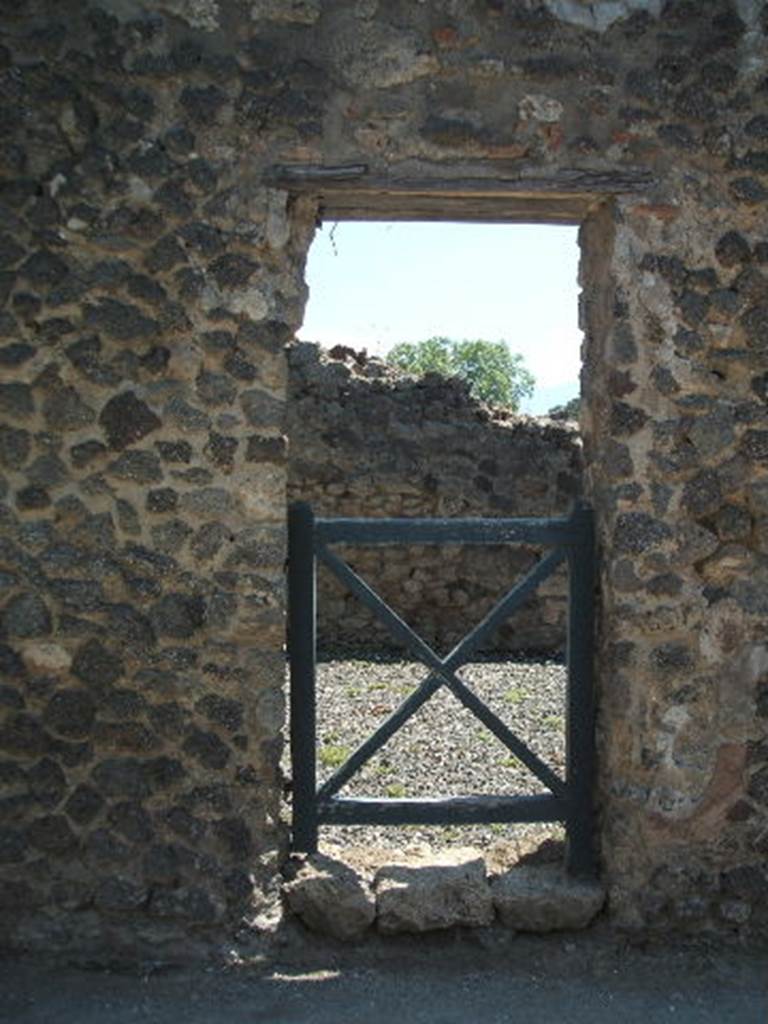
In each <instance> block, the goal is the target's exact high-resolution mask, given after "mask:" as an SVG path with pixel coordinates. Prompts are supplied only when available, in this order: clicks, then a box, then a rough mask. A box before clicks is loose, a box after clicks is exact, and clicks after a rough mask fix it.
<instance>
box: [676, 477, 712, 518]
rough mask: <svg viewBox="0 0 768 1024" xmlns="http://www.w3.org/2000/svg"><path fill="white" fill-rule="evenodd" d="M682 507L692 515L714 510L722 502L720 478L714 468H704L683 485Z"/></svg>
mask: <svg viewBox="0 0 768 1024" xmlns="http://www.w3.org/2000/svg"><path fill="white" fill-rule="evenodd" d="M682 504H683V507H684V508H685V509H686V510H687V511H688V512H690V514H691V515H693V516H703V515H708V514H711V513H713V512H716V511H717V509H718V508H719V507H720V505H721V504H722V489H721V487H720V479H719V477H718V475H717V473H716V472H714V470H711V469H704V470H702V471H701V472H700V473H698V474H697V475H696V476H695V477H694V478H693V479H692V480H689V481H688V482H687V483H686V484H685V486H684V487H683V498H682Z"/></svg>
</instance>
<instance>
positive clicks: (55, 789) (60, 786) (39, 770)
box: [27, 757, 67, 809]
mask: <svg viewBox="0 0 768 1024" xmlns="http://www.w3.org/2000/svg"><path fill="white" fill-rule="evenodd" d="M27 783H28V785H29V791H30V793H31V794H32V796H33V797H34V799H35V800H36V801H37V802H38V803H39V804H42V806H43V807H45V808H47V809H51V808H53V807H55V806H56V804H58V803H59V801H60V800H61V798H62V797H63V796H64V793H65V792H66V788H67V778H66V776H65V774H64V772H63V771H62V770H61V767H60V766H59V765H58V764H57V763H56V761H53V760H52V759H51V758H50V757H44V758H43V759H42V761H38V762H37V764H36V765H33V767H32V768H30V770H29V772H28V773H27Z"/></svg>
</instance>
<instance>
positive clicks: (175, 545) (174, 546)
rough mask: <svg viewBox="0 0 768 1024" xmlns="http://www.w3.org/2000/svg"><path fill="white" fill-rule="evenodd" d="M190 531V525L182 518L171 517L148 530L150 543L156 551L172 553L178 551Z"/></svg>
mask: <svg viewBox="0 0 768 1024" xmlns="http://www.w3.org/2000/svg"><path fill="white" fill-rule="evenodd" d="M191 533H192V527H191V526H187V524H186V523H185V522H184V521H183V520H182V519H171V520H169V521H168V522H165V523H160V524H158V525H157V526H153V527H152V528H151V530H150V534H151V537H152V543H153V544H154V546H155V547H156V548H157V549H158V551H164V552H167V553H169V554H174V553H175V552H177V551H179V550H180V549H181V548H182V547H183V546H184V543H185V542H186V540H187V538H188V537H189V536H190V534H191Z"/></svg>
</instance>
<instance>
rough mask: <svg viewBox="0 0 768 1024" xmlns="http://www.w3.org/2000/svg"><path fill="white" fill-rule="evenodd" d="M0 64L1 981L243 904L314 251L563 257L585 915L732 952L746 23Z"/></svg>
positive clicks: (405, 26)
mask: <svg viewBox="0 0 768 1024" xmlns="http://www.w3.org/2000/svg"><path fill="white" fill-rule="evenodd" d="M0 30H1V31H2V37H3V38H2V46H1V47H0V98H1V102H0V111H1V112H2V113H1V116H2V126H3V139H4V143H3V147H2V150H1V151H0V175H1V181H0V219H1V222H2V223H1V227H2V230H1V231H0V263H2V266H1V267H0V300H1V301H2V312H1V313H0V332H2V346H0V364H1V366H2V374H3V380H2V386H1V387H0V414H2V421H3V430H2V440H1V441H0V453H1V461H2V528H3V537H2V549H1V553H0V560H1V563H2V564H0V571H1V572H2V575H0V580H1V581H2V584H3V588H4V596H3V598H2V601H1V604H0V607H1V608H2V649H1V650H2V664H3V684H2V685H3V688H2V691H0V692H1V693H2V700H3V706H2V711H1V712H0V714H1V715H2V718H1V719H0V760H1V761H2V768H1V771H2V787H3V796H2V800H3V803H2V812H3V822H2V826H0V827H1V828H2V832H1V833H0V836H1V837H2V838H1V840H0V860H1V861H2V864H0V879H1V880H2V884H1V885H0V903H1V905H2V911H1V914H2V934H3V942H5V943H6V944H10V945H12V946H14V947H17V948H32V947H35V948H46V949H51V948H56V947H59V948H61V947H64V948H66V949H68V951H69V953H70V955H82V956H88V955H101V956H104V955H107V954H105V950H107V951H109V953H112V952H113V951H116V950H127V949H139V950H144V951H146V950H149V949H153V950H155V951H156V950H157V948H158V947H159V946H160V945H161V944H162V943H163V942H164V941H166V942H168V943H170V944H173V943H174V942H175V943H176V944H175V945H172V946H171V948H172V950H173V953H174V955H180V954H182V953H184V952H186V951H188V949H189V942H190V941H191V940H190V939H189V936H190V935H191V934H192V933H193V931H194V930H195V929H196V930H198V931H200V932H206V933H207V934H213V935H214V936H216V937H218V938H221V937H222V936H225V935H229V934H230V933H231V929H232V928H233V927H234V926H235V925H236V924H237V923H238V922H241V921H243V920H244V919H246V920H248V921H250V922H253V921H254V920H258V919H259V914H260V913H261V912H262V910H263V908H264V906H265V904H266V902H267V901H268V899H269V894H270V892H271V890H272V887H273V886H274V884H275V882H276V881H277V877H278V869H279V865H280V863H281V862H282V858H283V854H284V849H285V829H284V828H281V826H280V825H279V821H278V813H279V797H280V782H281V780H280V776H279V771H278V764H279V757H280V747H281V738H280V736H281V732H280V730H281V727H282V725H283V717H284V716H283V708H282V697H281V687H282V676H283V666H282V645H283V641H284V630H283V580H282V567H283V560H284V516H285V468H284V446H283V442H282V440H281V438H282V436H283V410H284V404H285V394H286V374H285V365H284V356H283V353H282V351H281V349H282V346H283V344H284V343H285V342H286V341H288V340H289V339H290V337H291V335H292V333H293V331H294V330H295V329H296V327H297V325H298V324H299V323H300V321H301V316H302V307H303V302H304V299H305V296H306V288H305V285H304V282H303V267H304V261H305V258H306V252H307V248H308V246H309V244H310V241H311V237H312V232H313V227H314V224H315V222H316V219H317V217H322V216H323V211H328V212H333V211H334V210H335V211H336V212H338V211H339V210H342V211H343V210H344V209H346V210H347V211H350V210H352V211H355V210H356V211H357V212H358V215H360V214H361V213H362V214H363V215H366V214H367V215H376V216H382V215H385V214H386V215H388V216H414V215H416V214H418V215H419V216H432V217H435V216H438V217H443V218H453V217H455V218H457V219H461V218H462V217H478V216H480V217H482V216H485V217H488V218H490V219H494V218H495V219H498V220H504V219H510V218H512V219H514V218H515V217H517V218H518V219H523V220H525V219H528V220H531V219H533V220H541V221H547V220H558V219H563V218H565V219H571V220H578V221H581V222H582V233H581V237H582V247H583V254H584V258H583V265H582V284H583V302H582V319H583V327H584V331H585V338H586V341H585V348H584V353H585V359H584V367H585V369H584V382H583V389H582V390H583V394H584V398H585V401H584V406H585V408H584V413H583V420H582V433H583V437H584V444H585V448H584V451H585V463H586V491H587V497H588V498H589V500H591V501H592V502H593V504H594V505H595V507H596V510H597V515H598V526H599V535H600V546H601V549H602V563H601V564H602V576H601V587H600V597H601V617H600V631H599V637H598V654H597V670H598V682H599V694H598V705H599V706H598V743H599V761H600V771H599V779H598V783H597V793H598V799H599V805H600V822H601V823H600V843H601V855H602V864H603V871H604V876H605V879H606V881H607V882H608V885H609V914H610V915H611V919H612V920H613V921H614V922H615V923H617V924H621V925H623V926H627V927H635V928H648V927H655V926H659V927H666V926H668V925H671V924H673V925H675V926H679V927H683V928H688V929H690V930H693V931H695V932H699V931H701V930H702V929H706V928H712V927H716V928H719V929H726V930H741V931H742V932H744V933H745V934H750V933H756V932H759V931H760V930H761V929H764V928H765V926H766V921H767V920H768V904H767V902H766V891H767V889H768V887H767V886H766V868H765V862H766V856H767V855H768V729H767V728H766V726H767V725H768V714H767V711H768V705H767V704H766V699H767V698H766V694H767V693H768V636H767V635H766V625H765V623H766V612H767V611H768V608H767V607H766V599H765V594H766V593H767V592H768V586H767V584H768V548H766V529H765V527H766V521H767V520H768V500H767V499H766V494H767V493H768V408H767V406H766V377H765V352H766V346H767V345H768V276H767V274H766V261H767V260H768V226H767V221H766V209H767V204H768V144H767V140H768V62H767V58H766V52H767V48H766V31H767V30H768V8H766V6H765V5H764V4H763V3H760V2H756V0H710V2H707V3H693V2H690V0H632V2H629V0H627V2H621V3H611V4H586V3H582V2H581V0H541V2H538V0H521V2H519V3H518V2H514V3H513V2H511V0H473V2H471V3H458V2H454V0H428V2H424V3H418V4H414V3H410V2H399V0H392V2H389V0H388V2H386V3H385V2H383V0H382V2H378V0H340V2H339V3H321V2H320V0H285V2H284V0H154V2H153V3H151V4H149V3H147V4H143V3H141V2H140V0H92V2H91V3H82V2H80V0H58V2H56V3H52V2H50V0H18V2H17V3H14V4H12V5H11V4H4V5H3V8H2V12H0ZM283 165H300V167H302V168H304V167H306V166H311V167H317V166H321V167H326V168H328V167H331V168H333V167H339V166H343V167H346V168H347V169H346V170H345V171H343V172H338V171H337V172H332V173H331V174H330V175H329V174H328V173H327V172H326V174H325V176H324V177H321V178H319V179H315V183H314V184H313V183H312V182H313V179H312V175H311V174H310V175H309V176H307V174H306V173H304V172H300V173H295V172H293V173H292V174H291V173H285V172H280V171H279V170H278V171H275V169H274V168H275V167H276V166H278V167H279V166H283ZM350 168H351V170H350ZM354 185H356V186H357V192H354V189H353V188H352V186H354ZM350 189H351V191H350ZM345 190H346V191H345ZM153 955H154V953H153Z"/></svg>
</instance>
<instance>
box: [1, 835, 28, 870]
mask: <svg viewBox="0 0 768 1024" xmlns="http://www.w3.org/2000/svg"><path fill="white" fill-rule="evenodd" d="M26 853H27V843H26V840H25V838H24V834H23V833H22V832H20V831H19V830H18V829H15V828H2V827H0V864H20V863H21V861H23V860H24V858H25V856H26Z"/></svg>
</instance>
